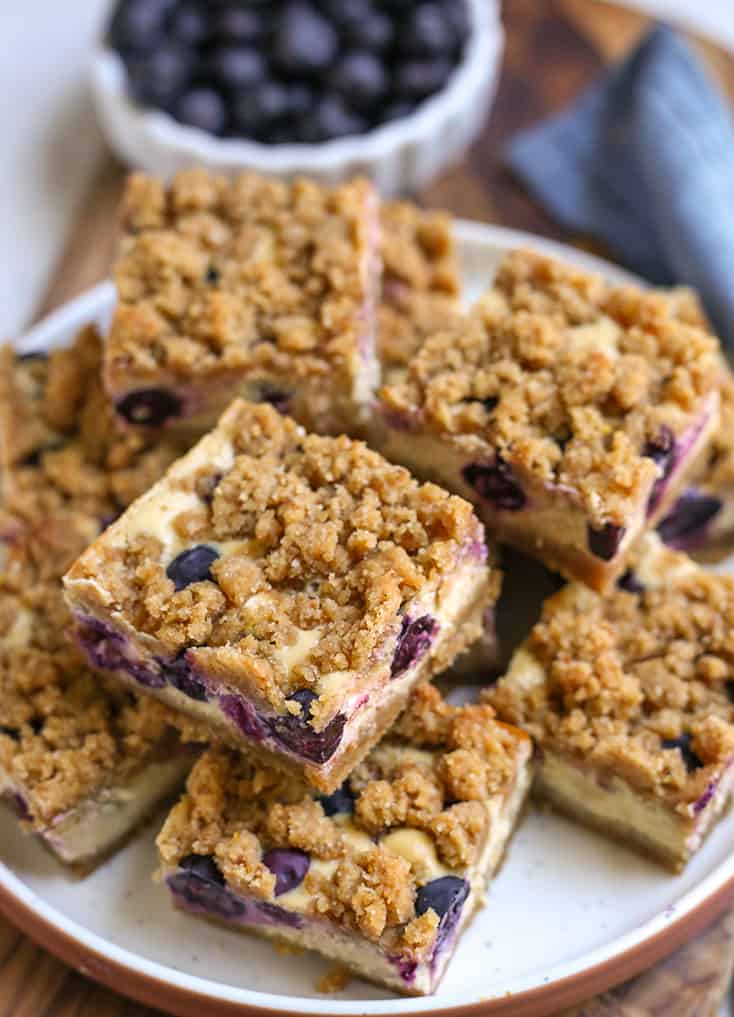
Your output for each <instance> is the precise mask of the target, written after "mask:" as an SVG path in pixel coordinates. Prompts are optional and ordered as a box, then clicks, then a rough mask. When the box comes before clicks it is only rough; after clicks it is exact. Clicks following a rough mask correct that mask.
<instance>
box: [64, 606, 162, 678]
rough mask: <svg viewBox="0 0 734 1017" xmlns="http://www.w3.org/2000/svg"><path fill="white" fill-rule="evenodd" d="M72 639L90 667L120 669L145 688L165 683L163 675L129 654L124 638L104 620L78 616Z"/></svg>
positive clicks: (104, 669)
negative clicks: (78, 620)
mask: <svg viewBox="0 0 734 1017" xmlns="http://www.w3.org/2000/svg"><path fill="white" fill-rule="evenodd" d="M76 638H77V641H78V642H79V645H80V646H81V648H82V649H83V650H84V652H85V653H86V655H87V657H88V658H89V660H90V662H91V663H92V664H93V665H94V667H98V668H100V669H101V670H103V671H124V672H125V673H126V674H129V675H130V677H131V678H134V679H135V681H136V682H139V684H140V685H144V686H145V687H146V688H149V689H160V688H163V687H164V686H165V684H166V681H165V678H164V677H163V675H162V674H161V673H160V672H159V671H154V670H153V669H152V668H150V667H148V666H146V665H145V664H143V663H141V662H140V661H137V660H134V659H133V658H132V657H130V656H129V654H128V652H127V640H126V639H125V638H124V636H121V635H120V634H119V633H118V632H115V630H114V629H113V628H111V627H110V626H109V625H105V623H104V622H101V621H99V620H98V619H96V618H82V619H80V624H79V627H78V629H77V632H76Z"/></svg>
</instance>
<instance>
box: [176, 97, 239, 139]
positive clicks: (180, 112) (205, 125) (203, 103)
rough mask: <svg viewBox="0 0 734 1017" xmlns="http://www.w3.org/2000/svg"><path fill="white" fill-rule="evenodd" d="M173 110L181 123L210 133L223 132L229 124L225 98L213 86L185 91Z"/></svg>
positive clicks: (217, 133)
mask: <svg viewBox="0 0 734 1017" xmlns="http://www.w3.org/2000/svg"><path fill="white" fill-rule="evenodd" d="M171 112H172V113H173V115H174V117H175V118H176V120H178V121H179V122H180V123H182V124H185V125H186V126H187V127H197V128H198V129H199V130H200V131H206V132H207V133H208V134H216V135H219V134H222V133H223V132H224V129H225V127H226V125H227V107H226V105H225V103H224V99H223V98H222V96H221V95H220V94H219V92H218V91H216V90H215V89H213V88H206V87H200V88H192V89H190V90H189V91H188V92H184V94H183V95H182V96H181V98H180V99H179V100H178V102H176V103H175V105H174V106H173V108H172V110H171Z"/></svg>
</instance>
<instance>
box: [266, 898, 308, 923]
mask: <svg viewBox="0 0 734 1017" xmlns="http://www.w3.org/2000/svg"><path fill="white" fill-rule="evenodd" d="M255 910H256V911H259V912H260V914H261V915H264V917H265V918H267V919H269V920H270V921H271V922H276V923H277V924H278V925H288V926H289V927H290V928H292V929H300V928H302V927H303V925H304V924H305V923H304V919H303V917H302V916H301V915H298V914H295V913H294V912H293V911H286V910H285V908H279V907H278V905H277V904H271V903H270V901H267V900H259V901H257V902H256V903H255Z"/></svg>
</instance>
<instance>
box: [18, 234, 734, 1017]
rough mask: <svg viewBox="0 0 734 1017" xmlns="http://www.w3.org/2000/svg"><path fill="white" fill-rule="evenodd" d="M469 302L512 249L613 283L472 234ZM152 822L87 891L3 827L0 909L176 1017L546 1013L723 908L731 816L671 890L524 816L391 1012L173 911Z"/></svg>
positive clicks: (570, 833)
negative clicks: (433, 990) (326, 987)
mask: <svg viewBox="0 0 734 1017" xmlns="http://www.w3.org/2000/svg"><path fill="white" fill-rule="evenodd" d="M458 235H459V240H460V245H461V255H462V265H463V270H464V278H465V288H466V293H467V298H468V299H471V298H472V297H473V296H475V295H476V294H477V293H478V292H479V291H480V290H481V289H482V288H483V287H484V286H486V285H487V283H488V281H489V279H490V277H491V275H492V273H493V271H494V268H495V265H496V262H497V259H498V258H499V257H500V256H501V254H502V253H504V252H505V251H506V250H507V249H508V248H510V247H514V246H518V245H521V244H532V245H533V246H535V247H538V248H542V249H545V250H547V251H549V252H550V253H556V254H559V253H560V254H561V255H563V256H565V257H567V258H568V259H569V260H573V261H575V262H577V263H579V264H580V265H583V266H586V267H591V268H596V269H601V271H602V272H604V273H605V274H607V275H608V276H610V277H613V278H615V279H622V278H629V277H625V275H624V273H622V272H621V271H620V270H619V269H616V268H614V267H612V266H610V265H608V264H606V263H604V262H600V261H599V260H598V259H595V258H592V257H591V256H589V255H585V254H582V253H580V252H578V251H574V250H571V249H568V248H563V247H561V246H560V245H557V244H552V243H549V242H547V241H542V240H540V239H539V238H533V237H528V236H527V235H522V234H518V233H516V232H514V231H510V230H504V229H498V228H495V227H490V226H482V225H478V224H470V223H466V224H461V225H460V227H459V230H458ZM112 299H113V292H112V287H111V285H110V284H103V285H101V286H99V287H96V288H95V289H94V290H91V291H90V292H89V293H87V294H85V295H84V296H82V297H80V298H79V299H77V300H75V301H73V302H72V303H70V304H68V305H67V306H66V307H64V308H62V309H61V310H60V311H58V312H57V313H56V314H54V315H52V316H51V317H50V318H48V319H47V320H46V321H45V322H44V323H42V324H41V325H40V326H39V327H38V328H36V329H35V330H34V331H33V332H32V333H31V334H30V335H28V336H26V337H25V338H24V339H23V340H22V342H21V343H20V344H19V345H20V346H21V347H22V349H24V350H32V349H40V348H46V347H50V346H54V345H58V344H61V343H65V342H67V341H69V340H70V339H71V337H72V336H73V334H74V333H75V331H76V330H77V329H78V327H79V326H81V325H83V324H85V323H87V322H89V321H92V320H97V321H101V322H104V319H105V318H106V317H107V316H108V315H109V311H110V307H111V304H112ZM159 822H160V821H159V820H158V821H156V822H154V823H152V824H151V825H150V826H148V827H147V829H145V830H144V831H143V832H142V833H141V834H140V835H139V836H138V837H137V838H135V840H134V841H133V842H132V843H130V844H129V845H128V846H127V847H126V848H125V849H124V850H123V851H121V852H120V853H119V854H118V855H117V856H116V857H115V858H114V859H113V860H111V861H110V862H108V863H107V864H106V865H104V866H102V868H101V869H99V870H98V871H97V872H95V873H94V874H93V875H92V876H90V877H88V878H87V879H85V880H83V881H79V880H76V879H73V878H71V877H70V876H69V875H68V874H67V873H66V872H65V871H64V870H62V869H61V868H60V866H59V865H57V864H56V862H55V861H54V860H53V859H52V858H51V857H50V856H49V855H47V854H46V853H45V852H44V851H43V850H42V849H41V847H40V846H39V845H38V844H37V843H35V842H33V841H31V840H28V839H27V838H25V837H23V836H22V835H21V834H20V833H19V832H18V829H17V827H16V825H15V823H14V822H13V821H12V820H11V819H10V817H9V815H8V816H4V817H3V821H2V825H0V907H2V909H3V910H4V911H5V912H6V914H7V915H8V917H10V918H11V919H12V920H15V921H16V922H17V923H18V924H19V925H21V926H22V927H23V928H24V929H25V930H26V931H27V932H29V934H31V935H32V936H34V937H35V938H36V939H38V940H40V941H41V942H42V943H43V944H44V945H45V946H47V947H48V948H49V949H51V950H53V951H54V952H56V953H58V954H59V955H61V956H62V957H63V958H64V959H65V960H67V961H68V962H70V963H72V964H74V965H76V966H77V967H80V968H81V969H82V970H84V971H85V972H86V973H88V974H91V975H92V976H93V977H96V978H98V979H99V980H101V981H103V982H106V983H107V984H110V985H112V986H113V987H114V988H116V989H118V990H120V991H121V992H126V993H128V994H131V995H134V996H136V997H137V998H139V999H141V1000H143V1001H145V1002H147V1003H149V1004H152V1005H154V1006H158V1007H161V1008H163V1009H168V1010H170V1011H173V1012H176V1013H180V1014H192V1015H196V1017H204V1015H206V1014H217V1015H220V1014H225V1013H234V1012H249V1013H253V1012H258V1013H262V1012H263V1011H271V1012H272V1011H279V1012H280V1013H294V1014H299V1015H300V1014H316V1013H319V1014H326V1015H331V1014H351V1015H357V1014H360V1015H361V1014H388V1013H389V1014H429V1013H430V1014H432V1015H436V1014H446V1013H447V1012H449V1011H450V1012H451V1013H452V1014H453V1015H459V1014H461V1015H462V1017H464V1015H468V1014H478V1013H479V1012H481V1013H482V1014H485V1013H488V1012H491V1013H495V1012H497V1013H500V1012H501V1013H507V1014H509V1013H510V1012H511V1014H512V1017H522V1015H523V1014H525V1015H530V1014H540V1013H550V1012H553V1011H557V1010H559V1009H560V1008H561V1007H565V1006H568V1005H570V1004H571V1003H573V1002H577V1001H579V1000H580V999H582V998H584V997H585V996H588V995H590V994H591V993H594V992H598V991H601V990H602V989H606V988H608V987H609V986H610V985H612V984H614V983H615V982H618V981H621V980H623V979H625V978H627V977H630V976H631V975H632V974H634V973H636V972H637V971H639V970H641V969H642V968H643V967H644V966H646V965H648V964H650V963H652V962H653V961H654V960H656V959H657V958H659V957H661V956H663V955H664V954H665V953H667V952H670V951H671V950H672V949H674V948H675V947H676V946H678V945H679V944H680V943H681V942H682V941H684V939H686V938H688V937H690V936H691V935H692V934H694V933H695V932H696V931H698V930H699V929H700V928H702V927H703V926H704V925H705V924H706V923H707V922H708V921H710V920H711V919H713V917H714V916H715V915H716V914H717V913H718V912H719V911H721V910H722V909H723V908H724V907H725V906H726V905H727V904H728V903H729V902H730V901H731V900H732V899H734V815H730V816H728V817H727V818H725V819H724V820H723V822H721V823H720V824H719V826H718V827H717V828H716V830H715V831H714V833H713V835H712V836H711V837H710V839H709V840H708V841H707V843H706V844H705V846H704V848H703V849H702V850H701V852H700V853H699V855H698V856H697V857H696V858H695V859H694V860H693V862H692V863H691V864H690V865H689V867H688V868H687V870H686V871H685V873H684V874H683V875H681V876H677V877H673V876H670V875H668V874H667V873H666V872H664V871H663V870H661V869H659V868H657V867H656V866H655V865H653V864H652V863H649V862H647V861H645V860H644V859H642V858H640V857H638V856H637V855H636V854H633V853H632V852H628V851H626V850H624V849H623V848H621V847H618V846H615V845H613V844H611V843H608V842H607V841H605V840H603V839H602V838H601V837H598V836H596V835H594V834H592V833H589V832H588V831H586V830H584V829H582V828H580V827H577V826H574V825H572V824H571V823H569V822H566V821H565V820H563V819H561V818H559V817H557V816H554V815H552V814H550V813H547V812H540V811H538V810H537V809H536V808H535V807H531V809H530V810H529V811H528V813H527V814H526V816H525V818H524V820H523V822H522V824H521V826H520V828H519V830H518V831H517V834H516V836H515V838H514V841H513V843H512V845H511V849H510V852H509V855H508V858H507V860H506V862H505V864H504V867H503V869H502V871H501V873H500V874H499V876H498V878H497V879H496V881H495V882H494V883H493V885H492V888H491V892H490V895H489V899H488V903H487V906H486V908H484V909H483V910H482V912H481V913H480V914H479V915H478V916H477V917H476V918H475V920H474V922H473V923H472V925H471V926H470V928H469V929H468V931H467V932H466V933H465V935H464V937H463V939H462V941H461V944H460V946H459V949H458V951H457V954H456V956H455V958H454V960H453V963H452V964H451V966H450V968H449V971H448V974H447V975H446V978H445V979H444V981H443V984H442V986H441V988H440V991H439V992H438V994H437V995H436V996H434V997H432V998H430V999H409V1000H404V999H398V998H395V997H394V996H391V995H389V994H388V993H387V992H384V991H382V990H380V989H378V988H375V987H373V986H370V985H367V984H366V983H364V982H361V981H358V980H354V981H352V982H351V983H350V984H349V985H348V986H347V987H346V988H345V989H344V990H343V991H342V992H341V993H339V994H337V995H334V996H323V995H319V994H318V993H317V992H316V990H315V987H314V986H315V983H316V981H317V979H318V978H319V976H320V975H322V974H323V973H324V972H325V971H326V970H327V963H326V962H325V961H322V960H320V959H319V958H318V957H316V956H314V955H312V954H303V955H300V956H287V957H284V956H280V955H278V954H277V953H276V952H275V951H274V950H273V948H272V946H271V945H269V944H268V943H266V942H263V941H260V940H258V939H256V938H254V937H251V936H247V935H242V934H238V933H236V932H229V931H227V930H224V929H220V928H218V927H215V926H213V925H208V924H206V923H204V922H201V921H197V920H196V919H194V918H191V917H188V916H184V915H182V914H181V913H179V912H175V911H173V909H172V908H171V907H170V906H169V903H168V899H167V894H166V892H165V890H164V889H163V888H162V887H160V886H157V885H153V884H152V883H151V880H150V874H151V872H152V870H153V868H154V867H155V864H156V859H155V850H154V845H153V841H154V837H155V833H156V830H157V828H158V825H159Z"/></svg>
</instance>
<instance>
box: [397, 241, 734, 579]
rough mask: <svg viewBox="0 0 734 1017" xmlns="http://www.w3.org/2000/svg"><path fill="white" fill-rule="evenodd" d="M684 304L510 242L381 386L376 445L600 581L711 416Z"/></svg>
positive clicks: (660, 507)
mask: <svg viewBox="0 0 734 1017" xmlns="http://www.w3.org/2000/svg"><path fill="white" fill-rule="evenodd" d="M688 311H689V307H688V302H687V301H685V300H683V298H682V295H681V294H680V293H679V292H677V291H673V293H672V294H671V295H670V296H668V295H666V294H665V293H661V292H654V291H653V292H645V291H642V290H638V289H636V288H634V287H630V286H626V287H610V286H608V285H607V284H605V283H604V282H603V281H602V280H601V279H599V278H597V277H595V276H591V275H587V274H586V273H584V272H581V271H578V270H577V269H575V268H571V267H568V266H566V265H563V264H560V263H558V262H555V261H552V260H551V259H549V258H546V257H542V256H540V255H537V254H534V253H532V252H529V251H518V252H515V253H513V254H511V255H509V256H508V257H507V258H506V259H505V260H504V262H503V263H502V264H501V266H500V268H499V271H498V274H497V278H496V280H495V283H494V285H493V287H492V288H491V289H490V290H489V292H488V293H487V294H486V295H485V296H484V297H483V298H482V299H481V300H480V301H479V303H478V304H477V305H476V307H475V309H474V310H473V312H472V313H471V314H470V315H469V316H468V317H467V318H465V319H463V320H462V321H461V322H460V323H458V324H457V325H455V326H454V327H450V328H448V329H446V330H444V331H443V332H440V333H437V334H436V335H434V336H431V337H430V338H429V339H428V340H427V341H426V342H425V343H424V345H423V346H422V347H421V349H420V351H419V352H418V354H417V355H416V356H415V357H414V358H413V360H412V361H411V363H410V366H409V369H408V373H407V377H406V378H405V380H404V381H403V382H402V383H400V384H396V385H388V386H385V387H384V388H383V389H381V392H380V408H381V416H382V424H383V425H384V428H383V430H384V433H383V435H382V436H381V437H380V438H379V439H378V440H379V443H380V447H381V451H383V452H384V454H385V455H386V456H387V457H388V458H389V459H392V460H393V461H394V462H401V463H403V465H405V466H408V467H409V468H410V469H411V470H413V471H414V472H415V473H416V474H417V475H419V476H423V477H424V478H429V479H433V480H435V481H437V482H438V483H442V484H444V486H446V487H448V488H449V489H450V490H453V491H455V492H456V493H457V494H460V495H462V496H464V497H466V498H470V499H471V500H472V501H473V502H474V503H475V505H476V506H477V508H478V511H479V513H480V515H481V516H482V519H483V520H484V522H485V524H486V525H487V527H488V528H489V529H490V531H491V532H493V533H494V534H495V535H496V537H497V538H498V539H499V540H500V541H504V542H507V543H510V544H514V545H516V546H517V547H519V548H520V549H521V550H525V551H527V552H529V553H531V554H534V555H535V556H536V557H538V558H540V559H541V560H542V561H544V562H545V563H546V564H547V565H549V566H550V567H551V568H554V569H556V570H558V571H560V572H562V573H563V574H564V575H565V576H567V577H569V578H572V579H580V580H582V581H583V582H585V583H587V584H588V585H590V586H592V587H593V588H595V589H603V588H605V587H608V586H609V585H610V584H611V583H612V582H613V581H614V579H615V578H616V577H617V576H618V575H620V574H621V573H622V572H623V571H624V567H625V566H624V561H625V557H626V554H627V551H628V550H629V548H630V547H631V545H632V544H633V542H634V540H635V539H636V537H638V536H639V535H640V534H641V533H642V532H643V531H644V530H645V529H646V528H648V527H650V526H653V525H655V523H657V521H658V520H659V519H661V518H662V517H663V516H664V515H665V514H666V512H667V510H668V509H669V507H670V505H671V504H672V503H673V502H674V500H675V498H676V497H677V495H678V493H679V492H680V491H681V489H682V487H683V486H684V484H685V482H686V480H687V478H688V476H689V475H690V473H691V471H692V469H693V467H694V464H695V463H696V461H697V458H698V456H699V454H700V453H701V452H702V450H703V449H704V448H705V446H706V444H707V442H708V441H709V439H710V437H711V435H712V434H713V433H714V432H715V430H716V427H717V425H718V418H719V384H720V381H721V363H720V360H719V356H720V354H719V349H718V344H717V341H716V339H715V338H714V337H713V336H712V335H710V334H709V333H708V332H707V331H706V330H705V329H704V328H702V327H700V326H699V325H697V324H694V323H692V322H691V321H690V315H689V313H688Z"/></svg>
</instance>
